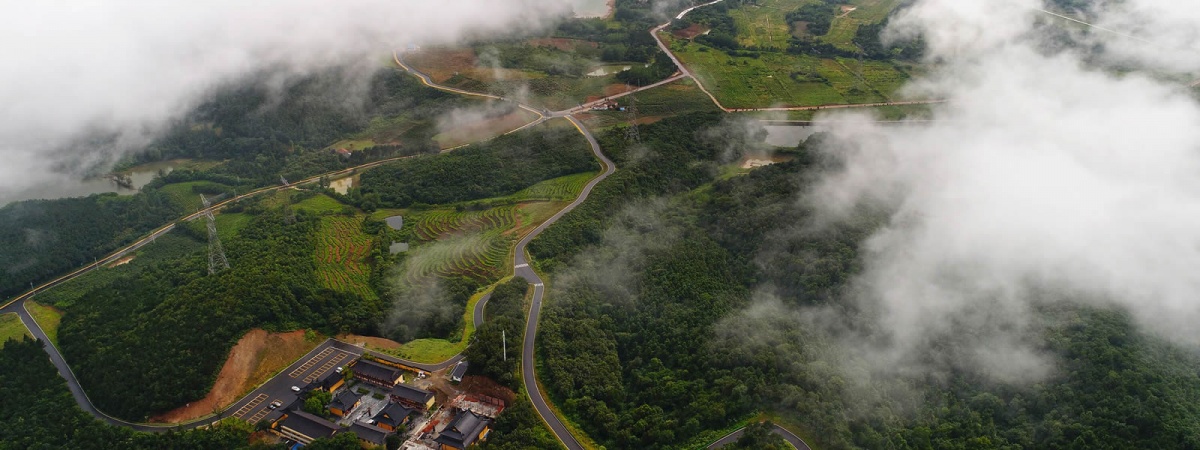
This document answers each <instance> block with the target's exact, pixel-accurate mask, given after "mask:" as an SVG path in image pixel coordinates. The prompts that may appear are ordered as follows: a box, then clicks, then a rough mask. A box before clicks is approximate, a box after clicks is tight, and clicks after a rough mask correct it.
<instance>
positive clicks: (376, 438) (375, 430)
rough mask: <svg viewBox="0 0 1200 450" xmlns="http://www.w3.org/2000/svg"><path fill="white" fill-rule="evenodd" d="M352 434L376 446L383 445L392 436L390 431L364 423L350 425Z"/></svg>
mask: <svg viewBox="0 0 1200 450" xmlns="http://www.w3.org/2000/svg"><path fill="white" fill-rule="evenodd" d="M350 432H351V433H354V434H355V435H357V436H358V438H359V439H362V440H364V441H367V442H370V443H372V444H375V445H383V444H384V443H385V442H386V441H387V436H388V434H390V432H389V431H388V430H385V429H383V428H379V427H377V426H374V425H369V424H365V423H362V422H354V425H350Z"/></svg>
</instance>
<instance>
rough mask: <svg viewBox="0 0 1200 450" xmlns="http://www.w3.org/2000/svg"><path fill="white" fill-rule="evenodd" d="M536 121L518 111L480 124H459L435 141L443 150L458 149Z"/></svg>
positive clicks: (530, 114)
mask: <svg viewBox="0 0 1200 450" xmlns="http://www.w3.org/2000/svg"><path fill="white" fill-rule="evenodd" d="M534 119H535V117H534V115H533V114H532V113H529V112H528V111H525V110H523V109H516V110H513V112H511V113H508V114H505V115H503V116H498V117H492V118H486V119H483V120H480V121H478V122H473V123H467V124H459V126H457V127H455V129H453V130H447V131H444V132H442V133H441V134H439V135H437V136H436V137H434V138H433V139H434V140H435V141H437V142H438V145H439V146H441V148H451V147H457V146H459V145H463V144H469V143H472V142H478V141H482V140H485V139H489V138H493V137H496V136H498V135H500V134H502V133H507V132H509V131H512V130H515V129H517V128H520V127H521V126H522V125H525V124H527V123H529V122H532V121H533V120H534Z"/></svg>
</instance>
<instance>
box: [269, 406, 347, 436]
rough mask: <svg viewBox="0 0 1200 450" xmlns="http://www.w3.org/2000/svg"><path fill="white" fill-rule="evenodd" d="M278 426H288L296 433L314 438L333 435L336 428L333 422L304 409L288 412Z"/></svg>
mask: <svg viewBox="0 0 1200 450" xmlns="http://www.w3.org/2000/svg"><path fill="white" fill-rule="evenodd" d="M279 426H280V427H283V428H290V429H292V430H294V431H296V432H297V433H300V434H303V435H305V436H308V437H310V438H314V439H315V438H324V437H330V436H333V434H334V433H336V432H337V430H338V427H337V425H334V424H333V422H330V421H328V420H325V419H322V418H320V417H317V416H314V415H312V414H309V413H306V412H304V411H292V412H289V413H288V416H287V418H286V419H283V422H281V423H280V424H279Z"/></svg>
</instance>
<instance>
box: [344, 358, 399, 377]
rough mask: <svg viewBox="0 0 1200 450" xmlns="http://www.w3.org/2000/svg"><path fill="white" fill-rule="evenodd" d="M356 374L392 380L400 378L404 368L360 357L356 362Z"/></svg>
mask: <svg viewBox="0 0 1200 450" xmlns="http://www.w3.org/2000/svg"><path fill="white" fill-rule="evenodd" d="M354 374H355V375H361V376H364V377H367V378H372V379H376V380H388V381H392V380H395V379H397V378H400V375H402V374H404V370H403V369H400V368H398V367H392V366H385V365H383V364H380V363H377V362H375V361H369V360H365V359H360V360H359V361H358V362H357V363H355V364H354Z"/></svg>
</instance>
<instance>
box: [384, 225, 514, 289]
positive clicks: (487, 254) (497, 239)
mask: <svg viewBox="0 0 1200 450" xmlns="http://www.w3.org/2000/svg"><path fill="white" fill-rule="evenodd" d="M511 244H512V238H510V237H508V236H504V235H502V234H500V233H498V232H490V233H477V234H472V235H469V236H465V237H460V238H453V239H449V240H446V241H442V242H437V243H433V244H429V245H427V246H425V247H424V248H422V249H421V250H420V252H419V253H418V254H416V255H414V256H413V257H412V258H411V259H410V260H409V267H408V270H407V278H408V280H409V281H410V282H413V283H415V282H418V281H420V280H421V279H424V278H427V277H430V276H442V277H452V276H465V277H469V278H472V279H474V280H476V281H479V282H490V281H493V280H495V279H497V278H499V277H500V275H501V274H502V273H503V271H504V262H505V261H506V260H507V258H508V252H509V248H510V247H511Z"/></svg>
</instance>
